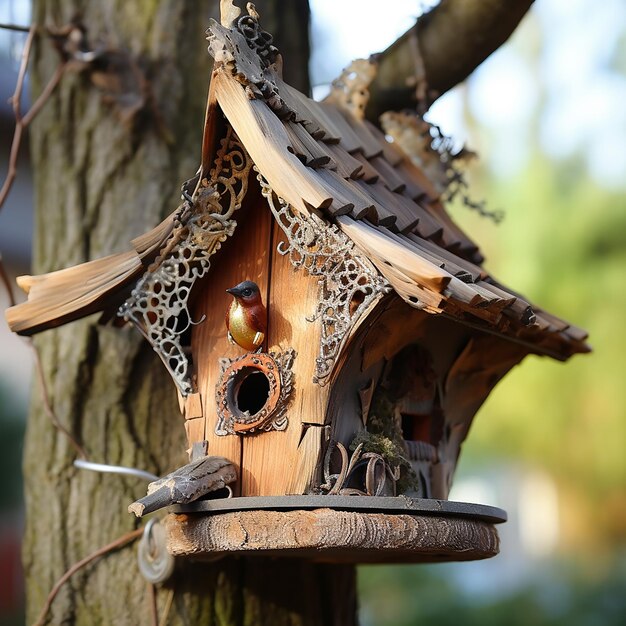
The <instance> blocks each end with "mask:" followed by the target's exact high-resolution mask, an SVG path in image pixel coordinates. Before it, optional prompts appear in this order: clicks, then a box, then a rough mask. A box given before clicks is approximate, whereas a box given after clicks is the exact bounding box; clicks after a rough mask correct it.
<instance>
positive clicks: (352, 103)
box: [326, 57, 378, 120]
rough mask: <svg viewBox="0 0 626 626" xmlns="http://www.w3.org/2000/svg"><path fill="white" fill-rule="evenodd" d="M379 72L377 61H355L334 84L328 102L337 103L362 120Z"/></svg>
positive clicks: (370, 59)
mask: <svg viewBox="0 0 626 626" xmlns="http://www.w3.org/2000/svg"><path fill="white" fill-rule="evenodd" d="M377 71H378V63H377V62H376V60H375V59H373V58H371V57H370V58H369V59H355V60H354V61H352V63H350V65H348V67H346V68H345V69H344V70H343V71H342V72H341V74H340V75H339V77H338V78H335V80H334V81H333V82H332V85H331V87H330V93H329V94H328V96H327V98H326V101H327V102H336V103H337V104H339V105H340V106H341V107H343V108H344V109H346V110H347V111H350V112H351V113H352V115H354V117H355V118H356V119H359V120H362V119H363V118H364V117H365V107H366V106H367V103H368V101H369V98H370V91H369V87H370V85H371V83H372V81H373V80H374V78H376V73H377Z"/></svg>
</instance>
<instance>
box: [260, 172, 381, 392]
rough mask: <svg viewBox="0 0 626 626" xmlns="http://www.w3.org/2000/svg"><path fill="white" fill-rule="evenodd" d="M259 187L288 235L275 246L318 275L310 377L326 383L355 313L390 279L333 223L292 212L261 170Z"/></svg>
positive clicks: (369, 302)
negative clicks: (317, 335)
mask: <svg viewBox="0 0 626 626" xmlns="http://www.w3.org/2000/svg"><path fill="white" fill-rule="evenodd" d="M258 179H259V181H260V183H261V191H262V193H263V195H264V196H265V198H266V199H267V201H268V203H269V206H270V209H271V211H272V213H273V215H274V217H275V218H276V221H277V222H278V224H279V226H280V227H281V228H282V230H283V231H284V233H285V234H286V235H287V239H288V241H289V243H288V245H287V246H280V245H279V246H278V252H279V253H280V254H283V255H285V254H288V255H289V259H290V261H291V264H292V265H293V266H294V267H295V268H296V269H300V268H302V269H304V270H305V271H306V272H307V273H309V274H311V275H312V276H319V277H320V280H319V285H320V291H319V303H318V305H317V308H316V310H315V312H314V314H313V315H312V316H311V317H308V318H307V320H308V321H310V322H312V321H314V320H316V319H319V318H321V320H322V338H321V342H320V351H319V356H318V358H317V359H316V367H315V377H314V379H313V381H314V382H315V383H317V384H319V385H321V386H323V385H325V384H326V383H327V382H328V380H329V378H330V375H331V374H332V371H333V369H334V367H335V363H336V361H337V358H338V356H339V354H340V353H341V350H342V349H343V346H344V344H345V342H346V341H347V339H348V337H349V335H350V330H351V329H352V328H353V327H354V325H355V324H356V322H357V320H358V319H359V317H360V316H361V315H362V314H363V313H364V312H365V311H367V310H368V309H369V307H370V306H371V305H372V304H373V303H374V302H375V301H376V300H378V299H379V298H381V297H382V296H383V295H384V294H386V293H389V292H390V291H391V287H390V286H389V283H388V282H387V281H386V280H385V278H383V277H382V276H381V275H380V274H379V273H378V271H377V270H376V268H375V267H374V265H373V264H372V263H370V262H369V261H368V260H367V259H366V258H365V257H364V256H362V255H361V254H360V253H359V252H357V250H356V248H355V245H354V243H352V241H351V240H350V239H349V238H348V237H347V236H346V235H345V234H344V233H342V232H341V231H340V230H339V229H338V228H337V227H336V226H335V225H333V224H328V223H327V222H325V221H324V220H323V219H321V218H319V217H318V216H317V215H315V214H314V213H311V214H310V215H308V216H306V215H303V214H301V213H296V212H295V211H294V210H293V209H292V208H291V207H290V206H289V205H288V204H287V203H286V202H285V201H284V200H283V199H282V198H279V197H278V196H277V195H276V194H274V193H273V191H272V189H271V187H270V186H269V185H268V184H267V182H266V181H265V179H264V178H263V177H262V176H261V175H260V174H259V176H258Z"/></svg>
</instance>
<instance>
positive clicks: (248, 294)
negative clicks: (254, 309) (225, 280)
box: [242, 289, 252, 298]
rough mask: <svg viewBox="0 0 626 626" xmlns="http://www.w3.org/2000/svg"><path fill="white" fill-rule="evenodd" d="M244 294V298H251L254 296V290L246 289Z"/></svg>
mask: <svg viewBox="0 0 626 626" xmlns="http://www.w3.org/2000/svg"><path fill="white" fill-rule="evenodd" d="M242 293H243V296H244V298H248V297H249V296H251V295H252V289H244V290H243V292H242Z"/></svg>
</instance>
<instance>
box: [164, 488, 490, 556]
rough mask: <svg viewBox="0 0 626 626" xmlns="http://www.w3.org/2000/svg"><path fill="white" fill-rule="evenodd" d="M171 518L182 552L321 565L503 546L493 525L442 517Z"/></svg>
mask: <svg viewBox="0 0 626 626" xmlns="http://www.w3.org/2000/svg"><path fill="white" fill-rule="evenodd" d="M329 497H330V496H329ZM166 523H167V530H168V549H169V551H170V552H171V553H172V554H174V555H177V556H183V555H184V556H201V555H204V556H209V557H218V556H220V555H226V554H241V555H243V554H245V555H253V554H254V555H264V556H271V555H275V554H280V555H281V556H292V557H307V558H309V559H311V560H314V561H319V562H338V563H342V562H343V563H428V562H440V561H449V560H454V561H471V560H477V559H486V558H489V557H492V556H495V555H496V554H498V551H499V538H498V532H497V530H496V528H495V527H494V525H493V524H489V523H488V522H484V521H480V520H475V519H471V518H454V517H444V516H438V515H404V514H386V513H361V512H351V511H336V510H333V509H315V510H312V511H238V512H235V513H223V514H221V515H197V514H196V515H184V514H178V515H177V514H170V515H169V516H168V517H167V522H166Z"/></svg>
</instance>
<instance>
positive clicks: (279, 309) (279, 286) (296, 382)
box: [241, 210, 328, 496]
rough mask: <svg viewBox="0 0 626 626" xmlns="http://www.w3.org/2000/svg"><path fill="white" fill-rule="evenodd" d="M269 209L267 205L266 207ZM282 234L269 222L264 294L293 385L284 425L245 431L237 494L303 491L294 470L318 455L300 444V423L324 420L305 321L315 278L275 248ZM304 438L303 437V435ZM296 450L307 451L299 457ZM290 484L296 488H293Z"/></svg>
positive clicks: (315, 336)
mask: <svg viewBox="0 0 626 626" xmlns="http://www.w3.org/2000/svg"><path fill="white" fill-rule="evenodd" d="M268 212H269V210H268ZM281 241H285V236H284V234H283V232H282V230H281V229H280V227H279V226H278V225H277V224H274V237H273V241H272V262H271V268H272V269H271V286H270V296H269V299H268V315H269V317H268V332H267V338H268V346H269V348H270V349H272V350H274V349H279V350H285V349H287V348H293V349H294V350H295V351H296V357H295V359H294V362H293V368H292V371H293V391H292V394H291V401H290V403H289V406H288V409H287V416H288V418H289V425H288V426H287V428H286V430H284V431H281V432H277V431H270V432H267V433H259V434H257V435H251V436H249V437H246V439H245V441H244V446H243V463H242V468H243V472H242V477H241V481H242V495H247V496H251V495H284V494H288V493H303V490H300V489H301V488H302V487H304V486H307V485H308V484H309V482H310V477H309V476H306V475H305V474H299V472H302V471H303V470H304V468H308V469H307V471H309V470H310V468H311V467H314V466H315V464H316V462H317V459H314V460H311V458H310V455H311V454H315V449H316V448H313V447H312V446H311V445H308V443H307V444H305V445H304V446H300V443H301V438H302V436H303V434H304V428H303V424H308V423H310V424H323V423H324V417H325V408H326V399H327V397H328V388H327V387H319V386H318V385H316V384H314V383H313V376H314V374H315V359H316V358H317V355H318V351H319V339H320V332H321V324H320V322H319V321H314V322H309V321H307V320H306V317H307V316H309V315H312V314H313V313H314V312H315V310H316V307H317V303H318V289H319V286H318V280H317V278H315V277H312V276H309V275H308V274H306V272H304V271H303V270H299V271H296V270H295V269H294V267H293V266H292V265H291V261H290V260H289V257H288V256H283V255H281V254H279V253H278V251H277V246H278V245H279V242H281ZM307 442H308V439H307ZM301 455H304V456H305V457H306V460H305V459H301V458H300V457H301ZM294 489H295V491H294Z"/></svg>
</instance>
